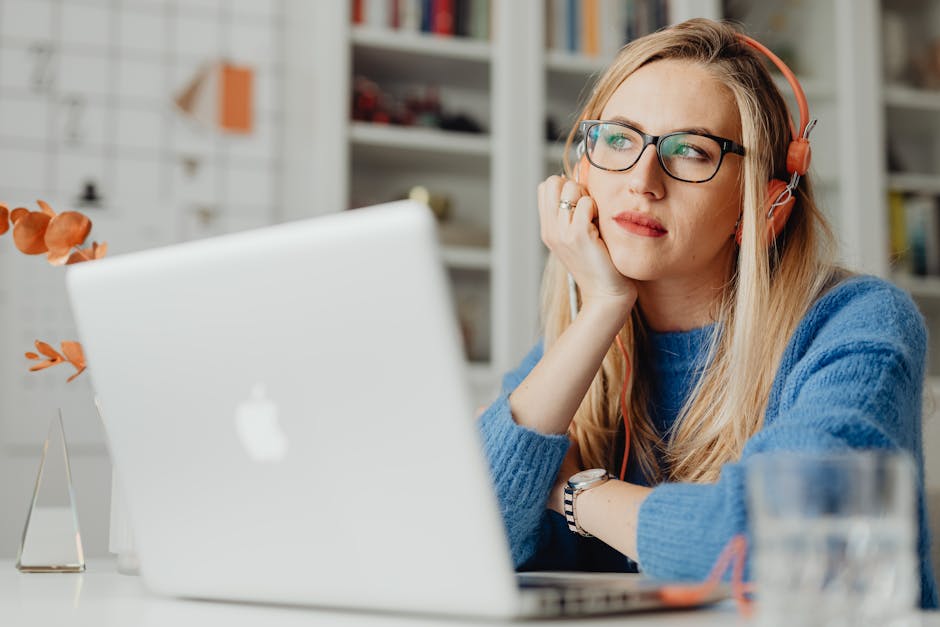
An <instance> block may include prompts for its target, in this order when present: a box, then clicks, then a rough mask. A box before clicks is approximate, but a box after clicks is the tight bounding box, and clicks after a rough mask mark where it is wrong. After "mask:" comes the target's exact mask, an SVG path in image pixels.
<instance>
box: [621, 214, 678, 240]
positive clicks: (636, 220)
mask: <svg viewBox="0 0 940 627" xmlns="http://www.w3.org/2000/svg"><path fill="white" fill-rule="evenodd" d="M614 222H616V223H617V225H618V226H620V227H622V228H624V229H626V230H627V231H629V232H631V233H635V234H637V235H643V236H645V237H662V236H664V235H666V233H668V232H669V231H667V230H666V227H664V226H663V224H662V222H660V221H659V220H656V219H655V218H651V217H650V216H647V215H644V214H642V213H636V212H634V211H623V212H621V213H618V214H617V215H615V216H614Z"/></svg>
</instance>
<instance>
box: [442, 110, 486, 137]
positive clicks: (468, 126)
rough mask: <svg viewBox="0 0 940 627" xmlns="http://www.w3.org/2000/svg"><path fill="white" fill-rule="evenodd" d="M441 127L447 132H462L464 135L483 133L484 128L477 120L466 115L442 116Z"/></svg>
mask: <svg viewBox="0 0 940 627" xmlns="http://www.w3.org/2000/svg"><path fill="white" fill-rule="evenodd" d="M440 126H441V128H442V129H444V130H445V131H460V132H462V133H482V132H483V127H482V126H480V125H479V124H478V123H477V121H476V120H474V119H473V118H471V117H470V116H468V115H466V114H464V113H458V114H456V115H444V116H442V117H441V124H440Z"/></svg>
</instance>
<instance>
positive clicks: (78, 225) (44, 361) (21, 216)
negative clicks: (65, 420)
mask: <svg viewBox="0 0 940 627" xmlns="http://www.w3.org/2000/svg"><path fill="white" fill-rule="evenodd" d="M36 204H37V205H39V209H40V210H39V211H30V210H29V209H27V208H25V207H17V208H16V209H14V210H13V211H10V210H9V207H8V206H7V205H5V204H3V203H0V235H3V234H4V233H6V232H7V231H8V230H10V224H11V223H12V224H13V243H14V244H15V245H16V247H17V248H18V249H19V250H20V252H22V253H24V254H27V255H40V254H42V253H46V259H47V260H48V261H49V263H51V264H52V265H54V266H61V265H65V264H70V263H81V262H83V261H91V260H93V259H101V258H102V257H104V256H105V255H106V254H107V252H108V245H107V244H104V243H101V244H99V243H98V242H92V243H91V246H88V247H87V248H81V246H82V245H83V244H84V243H85V240H86V239H87V238H88V234H89V233H90V232H91V220H89V219H88V217H87V216H85V215H84V214H82V213H79V212H78V211H65V212H63V213H59V214H57V213H56V212H55V210H54V209H53V208H52V207H50V206H49V203H47V202H45V201H43V200H37V201H36ZM61 347H62V353H59V351H57V350H56V349H54V348H53V347H52V346H51V345H50V344H47V343H46V342H42V341H40V340H36V350H37V351H39V352H38V353H34V352H32V351H30V352H27V353H26V358H27V359H29V360H32V361H38V362H39V363H38V364H35V365H34V366H32V367H31V368H30V369H29V370H30V372H36V371H38V370H45V369H46V368H49V367H51V366H55V365H58V364H61V363H65V362H68V363H70V364H72V366H73V367H74V368H75V373H74V374H73V375H72V376H71V377H69V379H68V380H69V381H72V380H73V379H75V377H77V376H78V375H80V374H81V373H82V372H84V371H85V353H84V351H83V350H82V345H81V344H79V343H78V342H70V341H68V342H62V343H61Z"/></svg>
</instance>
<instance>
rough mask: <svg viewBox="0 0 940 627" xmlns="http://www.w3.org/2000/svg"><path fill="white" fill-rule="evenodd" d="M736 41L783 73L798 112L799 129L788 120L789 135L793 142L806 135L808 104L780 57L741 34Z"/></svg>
mask: <svg viewBox="0 0 940 627" xmlns="http://www.w3.org/2000/svg"><path fill="white" fill-rule="evenodd" d="M737 38H738V41H740V42H741V43H744V44H746V45H748V46H750V47H751V48H754V49H755V50H757V51H759V52H762V53H763V54H764V56H766V57H767V58H768V59H770V60H771V61H772V62H773V64H774V65H776V66H777V68H779V70H780V71H781V72H782V73H783V76H784V78H786V79H787V82H788V83H790V88H791V89H792V90H793V95H794V96H796V105H797V107H798V108H799V110H800V127H799V130H797V129H796V128H795V127H794V126H793V120H792V119H791V120H790V134H791V135H793V141H797V140H799V139H800V138H801V137H803V136H804V133H806V127H807V126H808V125H809V104H808V103H807V102H806V94H804V93H803V88H802V87H801V86H800V82H799V81H798V80H796V75H794V74H793V70H791V69H790V68H789V67H788V66H787V64H786V63H784V62H783V61H782V60H781V59H780V57H778V56H777V55H775V54H774V53H773V52H771V51H770V49H769V48H767V46H765V45H764V44H762V43H760V42H759V41H757V40H756V39H754V38H752V37H748V36H747V35H744V34H742V33H738V34H737Z"/></svg>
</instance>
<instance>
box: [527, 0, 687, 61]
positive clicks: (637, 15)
mask: <svg viewBox="0 0 940 627" xmlns="http://www.w3.org/2000/svg"><path fill="white" fill-rule="evenodd" d="M668 24H669V0H545V37H546V47H547V48H548V49H549V50H558V51H562V52H567V53H570V54H583V55H586V56H591V57H596V56H603V57H606V58H613V57H614V56H615V55H616V54H617V51H618V50H620V48H622V47H623V46H624V45H625V44H627V43H628V42H630V41H632V40H634V39H636V38H637V37H642V36H643V35H646V34H648V33H651V32H653V31H655V30H658V29H660V28H662V27H664V26H666V25H668Z"/></svg>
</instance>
